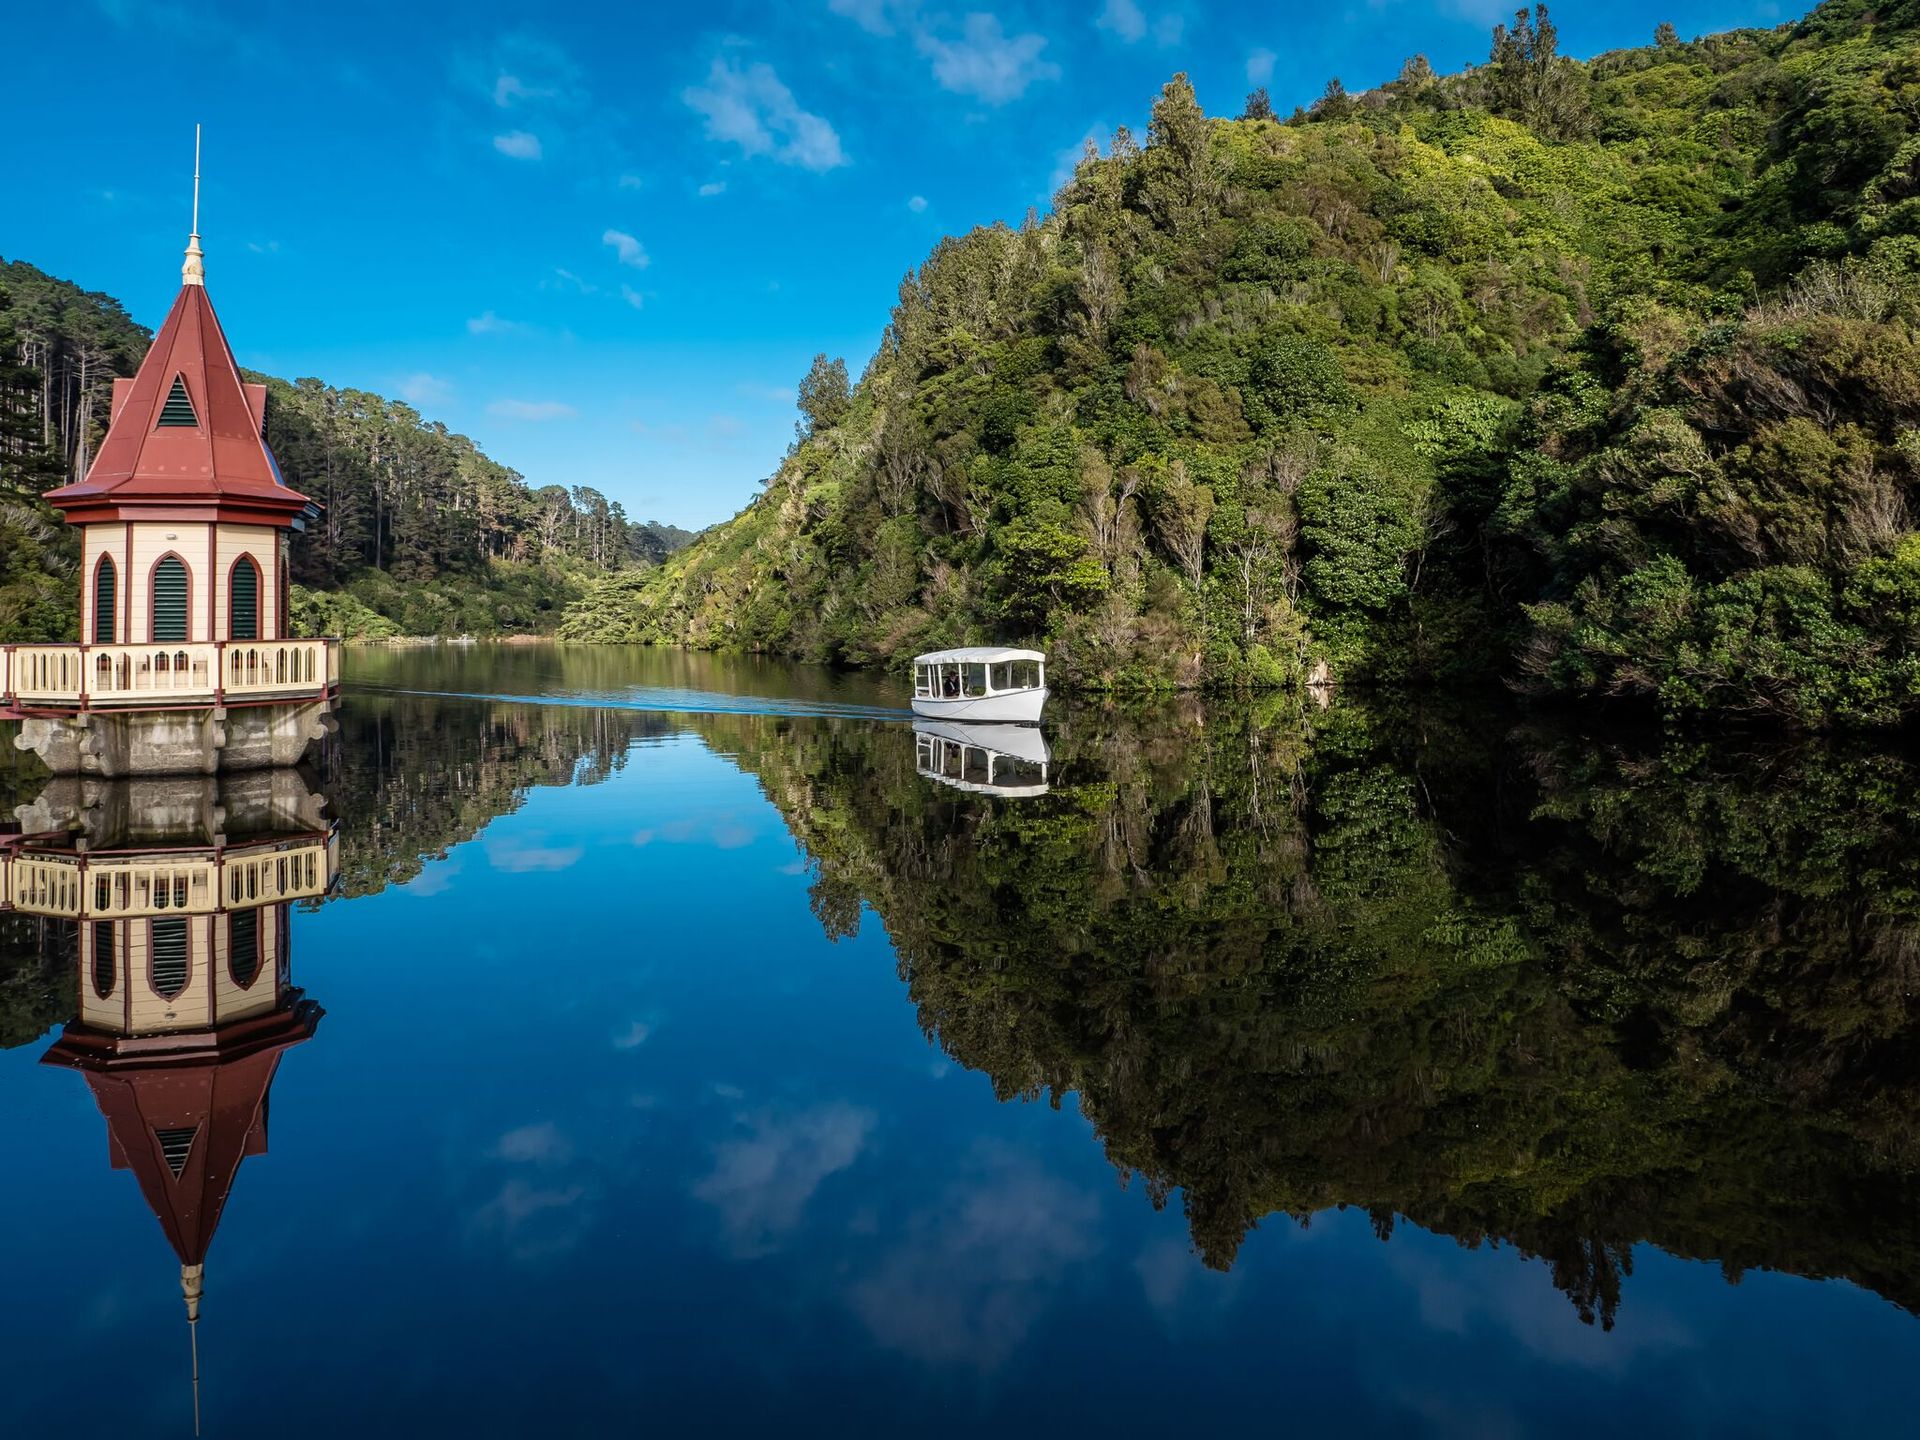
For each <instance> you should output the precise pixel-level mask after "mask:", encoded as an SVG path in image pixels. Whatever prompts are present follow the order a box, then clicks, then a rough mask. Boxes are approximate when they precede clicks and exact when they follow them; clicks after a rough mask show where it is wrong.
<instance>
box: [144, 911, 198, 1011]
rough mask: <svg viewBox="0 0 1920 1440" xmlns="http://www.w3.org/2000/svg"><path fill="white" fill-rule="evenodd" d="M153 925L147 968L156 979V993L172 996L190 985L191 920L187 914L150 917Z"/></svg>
mask: <svg viewBox="0 0 1920 1440" xmlns="http://www.w3.org/2000/svg"><path fill="white" fill-rule="evenodd" d="M147 924H148V925H150V926H151V927H152V930H151V932H150V934H149V937H148V940H147V945H148V947H149V948H148V955H147V969H148V973H149V974H150V975H151V977H152V980H153V993H154V994H156V995H158V996H159V997H160V998H161V999H163V1000H171V999H173V998H174V997H175V996H176V995H178V994H179V993H180V992H181V991H182V990H184V989H186V988H187V975H188V973H189V969H190V966H189V963H188V959H187V922H186V919H185V917H184V916H169V917H168V918H167V919H165V920H149V921H148V922H147Z"/></svg>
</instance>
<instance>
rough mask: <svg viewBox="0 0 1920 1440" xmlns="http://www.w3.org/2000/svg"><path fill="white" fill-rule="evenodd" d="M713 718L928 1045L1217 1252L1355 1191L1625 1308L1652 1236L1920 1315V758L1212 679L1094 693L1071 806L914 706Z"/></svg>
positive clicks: (1729, 1268)
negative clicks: (1056, 1130)
mask: <svg viewBox="0 0 1920 1440" xmlns="http://www.w3.org/2000/svg"><path fill="white" fill-rule="evenodd" d="M701 728H702V730H703V731H707V732H718V733H717V734H715V738H716V739H720V740H722V741H723V743H724V745H725V748H727V749H729V750H731V751H732V752H734V753H735V754H737V755H738V756H739V757H740V762H741V763H742V764H743V765H744V766H747V767H748V768H750V769H753V770H755V771H756V772H757V773H758V774H759V776H760V778H761V780H762V782H763V785H764V787H765V789H766V792H767V794H768V795H769V797H770V798H771V799H772V800H773V801H774V802H775V804H777V805H778V806H779V807H780V809H781V810H782V811H783V813H784V814H785V815H786V817H787V819H788V821H789V823H790V824H791V825H792V826H793V828H794V830H795V832H796V834H797V835H798V836H799V837H800V839H801V840H802V842H803V843H804V844H805V845H806V847H807V848H808V850H809V852H810V854H811V855H812V857H813V860H814V862H815V864H816V866H817V867H818V875H817V879H816V883H815V887H814V898H815V909H816V913H818V914H819V915H820V917H821V919H822V922H823V924H825V925H826V926H827V928H828V930H829V933H846V932H847V931H849V930H851V929H852V928H853V927H854V926H856V925H857V923H858V917H859V913H860V902H861V901H865V902H866V903H867V904H869V905H871V906H872V907H873V909H874V910H875V911H876V912H877V913H878V914H879V916H880V917H881V918H882V919H883V920H884V921H885V923H886V925H887V928H888V930H889V932H890V934H891V936H892V938H893V941H894V944H895V946H896V949H897V952H898V955H899V964H900V973H901V976H902V978H903V979H904V980H905V982H906V984H907V987H908V992H909V994H910V995H911V997H912V1000H913V1002H914V1004H915V1005H916V1007H917V1008H918V1012H919V1017H920V1023H921V1025H922V1027H923V1028H924V1029H925V1031H926V1033H927V1034H928V1035H929V1037H931V1038H932V1039H934V1040H935V1041H937V1042H938V1043H939V1045H940V1046H941V1047H942V1049H944V1050H945V1051H946V1053H947V1054H949V1055H950V1056H951V1057H952V1058H954V1059H955V1060H956V1061H958V1062H960V1063H961V1064H963V1065H965V1066H967V1067H968V1068H971V1069H974V1070H978V1071H980V1072H982V1073H984V1074H985V1075H986V1076H988V1077H989V1078H990V1079H991V1081H992V1083H993V1087H994V1091H995V1093H996V1095H998V1096H999V1097H1000V1098H1002V1099H1013V1098H1015V1097H1019V1098H1023V1099H1032V1098H1037V1097H1040V1096H1047V1097H1049V1098H1050V1099H1051V1100H1052V1101H1053V1102H1054V1103H1056V1104H1057V1103H1058V1102H1059V1099H1060V1097H1061V1096H1062V1095H1065V1094H1067V1093H1073V1094H1075V1095H1077V1096H1078V1098H1079V1104H1080V1107H1081V1109H1082V1110H1083V1111H1084V1113H1085V1114H1086V1115H1087V1116H1088V1117H1089V1118H1090V1119H1091V1121H1092V1122H1093V1124H1094V1126H1095V1128H1096V1130H1097V1131H1098V1133H1099V1135H1100V1137H1101V1139H1102V1141H1103V1142H1104V1144H1105V1147H1106V1151H1107V1155H1108V1157H1109V1159H1110V1160H1111V1161H1112V1163H1113V1164H1114V1165H1115V1166H1116V1167H1117V1168H1118V1169H1119V1170H1120V1171H1121V1173H1122V1175H1123V1176H1124V1177H1126V1178H1128V1179H1129V1180H1137V1181H1138V1182H1139V1183H1140V1184H1141V1185H1142V1187H1143V1188H1144V1189H1145V1191H1146V1193H1147V1195H1148V1196H1149V1197H1150V1199H1151V1200H1152V1202H1153V1203H1154V1204H1155V1205H1163V1204H1165V1203H1167V1201H1168V1200H1169V1199H1170V1198H1171V1197H1172V1196H1173V1194H1174V1192H1175V1191H1178V1192H1180V1195H1181V1200H1182V1203H1183V1205H1184V1207H1185V1210H1186V1215H1187V1218H1188V1222H1189V1225H1190V1229H1191V1234H1192V1238H1193V1243H1194V1245H1195V1246H1196V1248H1197V1249H1198V1251H1199V1253H1200V1255H1201V1256H1202V1257H1203V1258H1204V1260H1205V1261H1206V1263H1207V1264H1209V1265H1211V1266H1213V1267H1215V1268H1218V1269H1225V1268H1227V1267H1229V1266H1231V1265H1232V1263H1233V1261H1234V1258H1235V1255H1236V1253H1237V1251H1238V1249H1239V1247H1240V1244H1241V1242H1242V1240H1243V1239H1244V1237H1245V1235H1246V1234H1247V1232H1248V1231H1249V1230H1250V1229H1252V1228H1253V1227H1254V1226H1255V1225H1256V1224H1257V1223H1259V1221H1260V1220H1261V1219H1263V1218H1265V1217H1267V1216H1270V1215H1276V1214H1282V1215H1287V1216H1290V1217H1292V1218H1294V1219H1295V1220H1297V1221H1298V1222H1299V1223H1301V1224H1303V1225H1304V1224H1307V1223H1308V1222H1309V1221H1310V1219H1311V1217H1312V1216H1313V1215H1314V1214H1315V1213H1316V1212H1319V1211H1322V1210H1324V1209H1326V1208H1328V1207H1332V1206H1341V1207H1345V1206H1357V1207H1361V1208H1364V1209H1365V1210H1367V1211H1368V1212H1369V1214H1370V1215H1371V1216H1372V1217H1373V1220H1374V1225H1375V1229H1376V1231H1377V1232H1378V1233H1379V1234H1380V1235H1381V1236H1382V1237H1383V1238H1384V1237H1385V1236H1387V1235H1388V1234H1389V1233H1390V1232H1391V1230H1392V1227H1393V1224H1394V1219H1395V1216H1396V1215H1397V1216H1404V1217H1406V1218H1407V1219H1409V1220H1411V1221H1413V1222H1414V1223H1416V1224H1418V1225H1421V1226H1424V1227H1426V1228H1428V1229H1431V1230H1434V1231H1438V1232H1441V1233H1444V1234H1448V1235H1452V1236H1454V1237H1456V1238H1457V1239H1458V1240H1459V1241H1460V1242H1461V1243H1463V1244H1466V1245H1479V1244H1483V1243H1501V1242H1505V1243H1510V1244H1514V1245H1517V1246H1519V1247H1520V1248H1521V1249H1523V1250H1524V1251H1525V1252H1527V1253H1529V1254H1534V1255H1539V1256H1542V1257H1544V1258H1545V1259H1546V1260H1547V1262H1548V1263H1549V1264H1550V1265H1551V1267H1552V1270H1553V1274H1554V1279H1555V1283H1556V1284H1558V1285H1559V1286H1560V1287H1561V1288H1562V1289H1563V1290H1564V1291H1565V1292H1566V1293H1567V1294H1568V1296H1569V1297H1570V1298H1571V1299H1572V1301H1573V1303H1574V1304H1575V1306H1576V1307H1577V1308H1578V1310H1579V1313H1580V1315H1581V1316H1582V1318H1583V1319H1586V1320H1589V1321H1598V1322H1599V1323H1601V1324H1603V1325H1609V1326H1610V1325H1611V1323H1612V1321H1613V1317H1614V1313H1615V1311H1616V1309H1617V1307H1618V1305H1619V1303H1620V1295H1621V1280H1622V1278H1623V1277H1624V1276H1625V1275H1627V1274H1628V1273H1629V1271H1630V1267H1631V1255H1632V1247H1633V1245H1634V1244H1635V1243H1637V1242H1640V1241H1651V1242H1653V1243H1655V1244H1657V1245H1659V1246H1661V1247H1662V1248H1664V1249H1667V1250H1669V1251H1672V1252H1674V1253H1676V1254H1680V1255H1685V1256H1692V1257H1700V1258H1710V1259H1715V1260H1718V1261H1719V1262H1720V1263H1721V1264H1722V1266H1723V1267H1724V1269H1725V1271H1726V1273H1727V1275H1728V1277H1729V1278H1730V1279H1735V1280H1737V1279H1738V1277H1739V1275H1740V1273H1741V1272H1742V1271H1744V1270H1746V1269H1749V1268H1753V1267H1768V1268H1777V1269H1783V1270H1788V1271H1792V1272H1795V1273H1799V1274H1803V1275H1816V1276H1827V1275H1840V1276H1846V1277H1849V1278H1851V1279H1853V1280H1856V1281H1858V1282H1860V1283H1862V1284H1865V1285H1868V1286H1871V1287H1872V1288H1873V1289H1875V1290H1877V1291H1879V1292H1880V1293H1881V1294H1883V1295H1885V1296H1886V1297H1888V1298H1889V1299H1892V1300H1894V1301H1895V1302H1897V1303H1899V1304H1901V1305H1902V1306H1905V1307H1907V1308H1909V1309H1911V1308H1914V1307H1915V1305H1916V1304H1920V1284H1917V1283H1916V1280H1917V1278H1920V1255H1917V1254H1916V1238H1917V1237H1920V1226H1917V1225H1916V1220H1915V1217H1916V1215H1920V1210H1917V1209H1916V1206H1915V1201H1916V1199H1920V1185H1916V1161H1917V1160H1920V1133H1917V1132H1916V1127H1915V1116H1916V1113H1920V1112H1917V1111H1916V1107H1915V1104H1914V1101H1915V1099H1916V1095H1915V1083H1914V1082H1915V1073H1914V1072H1915V1066H1914V1060H1915V1050H1914V1040H1915V1035H1916V1027H1915V1019H1916V1017H1915V1010H1914V1000H1913V998H1912V997H1913V995H1914V993H1915V984H1914V981H1915V969H1916V964H1917V963H1920V962H1917V960H1916V957H1917V956H1920V944H1916V939H1917V938H1920V931H1917V930H1916V927H1915V915H1916V911H1917V910H1920V883H1916V882H1917V881H1920V813H1917V811H1916V807H1915V806H1914V805H1913V803H1912V802H1911V801H1910V800H1909V798H1908V797H1910V796H1912V795H1913V794H1914V793H1916V786H1915V783H1914V782H1915V780H1916V778H1920V777H1916V776H1915V775H1914V774H1913V770H1912V766H1911V765H1910V764H1909V763H1908V762H1907V761H1906V760H1905V759H1904V757H1899V756H1892V755H1888V754H1886V753H1884V752H1872V751H1865V750H1853V749H1849V748H1847V747H1845V746H1835V745H1826V744H1812V743H1808V744H1800V745H1774V746H1765V745H1760V744H1752V745H1746V746H1722V747H1714V746H1708V745H1704V744H1695V743H1685V742H1678V741H1664V742H1663V741H1661V740H1659V739H1658V737H1655V738H1654V739H1653V740H1651V741H1650V742H1647V743H1631V742H1627V741H1623V740H1621V739H1619V738H1618V737H1616V738H1615V739H1613V740H1611V741H1604V740H1599V739H1596V738H1594V737H1591V736H1584V735H1579V734H1574V733H1569V732H1564V731H1557V730H1554V729H1551V728H1545V727H1539V728H1532V729H1519V730H1515V729H1511V728H1510V722H1509V721H1508V720H1507V719H1504V718H1502V717H1499V716H1488V715H1486V714H1473V713H1467V714H1458V715H1439V714H1433V713H1404V712H1396V711H1392V710H1387V709H1372V708H1367V707H1363V706H1358V705H1351V704H1349V705H1343V706H1340V707H1337V708H1335V709H1334V710H1332V711H1329V712H1326V713H1323V714H1315V715H1312V716H1300V715H1293V714H1287V713H1284V712H1282V711H1280V710H1278V709H1272V708H1270V709H1266V710H1258V709H1256V710H1254V711H1251V712H1249V711H1247V710H1244V709H1235V708H1232V707H1212V708H1203V707H1200V706H1197V705H1185V706H1174V707H1171V708H1168V709H1164V710H1161V711H1158V712H1156V713H1153V714H1151V715H1139V714H1133V715H1122V714H1120V713H1117V712H1100V711H1092V712H1087V711H1083V712H1081V713H1078V714H1073V715H1070V716H1068V717H1067V718H1066V720H1065V723H1063V724H1061V725H1059V726H1056V727H1054V733H1053V736H1052V739H1053V742H1054V747H1055V758H1056V766H1055V789H1054V791H1053V793H1051V794H1049V795H1046V796H1043V797H1037V798H1035V799H1032V800H1029V801H1021V802H996V801H992V800H987V799H983V798H981V797H976V796H966V795H957V794H955V793H954V792H952V791H951V790H947V789H945V788H944V787H938V786H933V785H930V784H928V783H926V782H925V781H923V780H918V779H916V777H915V776H914V775H913V773H912V765H913V761H912V752H911V748H910V746H908V745H907V744H905V743H904V742H903V741H902V739H901V738H900V737H899V736H897V735H895V734H891V733H888V732H886V731H874V730H867V729H854V728H841V729H832V730H802V729H785V730H781V731H779V732H778V733H774V732H773V731H770V730H766V729H764V728H763V727H750V726H740V725H734V724H728V725H721V724H719V723H717V722H714V723H710V722H706V721H702V722H701ZM756 728H759V729H761V733H760V734H759V736H758V737H757V739H756V738H750V736H749V734H748V733H745V732H747V731H750V730H753V729H756Z"/></svg>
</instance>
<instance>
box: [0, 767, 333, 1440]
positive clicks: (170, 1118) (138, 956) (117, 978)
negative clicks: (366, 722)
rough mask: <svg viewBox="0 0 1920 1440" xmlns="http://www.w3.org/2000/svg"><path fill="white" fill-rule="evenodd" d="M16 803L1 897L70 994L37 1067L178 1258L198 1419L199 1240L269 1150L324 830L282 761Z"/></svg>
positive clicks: (54, 790) (66, 784)
mask: <svg viewBox="0 0 1920 1440" xmlns="http://www.w3.org/2000/svg"><path fill="white" fill-rule="evenodd" d="M16 814H17V816H18V820H19V826H20V828H19V833H17V834H13V835H6V836H0V868H3V869H4V875H3V876H0V882H3V883H0V903H3V904H4V905H5V907H6V908H9V909H12V910H13V911H15V912H16V913H17V914H18V915H19V916H21V917H23V918H28V917H31V918H28V923H33V924H37V926H38V927H39V930H40V934H39V936H38V937H37V939H38V943H39V944H40V946H41V947H42V948H43V950H52V951H56V952H57V953H60V954H61V955H62V956H63V958H64V959H66V960H67V961H68V969H67V973H68V974H69V975H70V976H71V977H72V978H71V982H70V983H71V984H72V986H73V989H72V990H70V991H69V994H70V995H74V996H75V999H74V1019H73V1020H71V1021H70V1022H69V1023H68V1024H67V1025H66V1027H65V1028H64V1030H63V1031H62V1033H61V1035H60V1038H59V1040H58V1041H56V1042H55V1044H54V1045H53V1047H52V1048H51V1049H49V1050H48V1051H47V1053H46V1055H45V1056H44V1057H43V1058H42V1063H44V1064H48V1065H59V1066H65V1067H67V1068H69V1069H73V1070H77V1071H79V1072H80V1073H81V1074H82V1075H83V1076H84V1077H85V1079H86V1082H87V1084H88V1086H89V1087H90V1088H91V1089H92V1091H93V1097H94V1100H95V1101H96V1102H97V1103H98V1105H99V1107H100V1113H101V1115H102V1116H103V1117H104V1118H105V1120H106V1122H107V1154H108V1158H109V1160H110V1162H111V1164H112V1166H113V1168H114V1169H115V1170H128V1171H131V1172H132V1173H133V1177H134V1179H135V1180H136V1181H137V1182H138V1183H139V1186H140V1193H141V1196H142V1198H144V1199H145V1200H146V1202H147V1206H148V1208H149V1209H151V1210H152V1211H153V1213H154V1215H155V1217H156V1218H158V1220H159V1221H160V1227H161V1229H162V1230H163V1231H164V1232H165V1234H166V1237H167V1240H168V1243H169V1244H171V1245H172V1246H173V1250H174V1253H175V1255H177V1256H178V1257H179V1261H180V1289H181V1293H182V1295H183V1297H184V1299H185V1302H186V1312H187V1322H188V1328H189V1333H190V1335H191V1337H192V1344H191V1346H190V1348H189V1350H188V1351H187V1353H186V1354H183V1356H182V1359H183V1360H190V1362H191V1365H192V1371H191V1380H192V1386H193V1397H194V1412H195V1428H196V1430H197V1429H198V1421H199V1338H198V1322H199V1318H200V1301H201V1293H202V1286H203V1283H204V1277H205V1267H206V1261H207V1251H208V1248H209V1247H210V1246H211V1244H212V1243H213V1235H214V1231H215V1229H216V1228H217V1227H218V1226H219V1224H220V1216H221V1213H222V1211H223V1210H224V1209H225V1207H226V1203H227V1199H228V1196H229V1195H231V1193H232V1191H233V1184H234V1180H235V1179H236V1177H237V1176H238V1174H239V1170H240V1164H241V1162H242V1161H243V1160H245V1159H247V1157H249V1156H252V1155H261V1154H264V1153H265V1152H266V1148H267V1095H268V1091H269V1089H270V1087H271V1086H272V1084H273V1078H274V1073H275V1071H276V1070H277V1069H278V1068H279V1065H280V1057H281V1055H282V1054H283V1053H285V1052H286V1051H287V1050H289V1049H290V1048H292V1047H293V1046H295V1045H298V1044H300V1043H301V1042H302V1041H303V1040H306V1039H307V1038H308V1037H310V1036H311V1035H312V1034H313V1033H314V1027H315V1026H316V1025H317V1024H318V1022H319V1020H320V1016H321V1010H320V1007H319V1006H318V1005H317V1004H316V1003H314V1002H313V1001H312V1000H309V999H307V998H306V996H305V995H304V994H303V992H302V991H301V990H299V989H298V988H297V987H296V986H295V985H294V984H293V982H292V971H291V967H290V964H289V946H288V912H289V910H290V909H291V908H292V904H293V902H294V901H297V900H302V899H311V898H314V897H317V896H320V895H323V894H325V893H326V891H327V890H328V889H329V888H330V887H331V886H332V884H333V881H334V877H335V875H336V874H337V872H338V849H337V846H338V839H337V836H336V834H335V829H334V826H333V825H332V824H331V823H330V822H329V821H327V820H326V819H325V817H324V801H323V800H322V799H321V797H320V796H318V795H317V794H315V793H314V792H313V790H312V789H311V787H310V786H309V784H308V783H307V780H306V778H305V776H304V774H303V773H302V772H299V771H294V770H269V771H255V772H250V773H246V774H238V775H229V776H220V777H211V776H208V777H200V776H189V777H167V778H158V779H149V780H118V781H98V780H87V779H84V778H70V779H61V780H56V781H54V782H53V783H52V784H51V785H49V787H48V788H47V790H46V791H45V792H44V793H43V794H42V795H41V796H40V797H39V799H38V800H36V801H34V802H33V803H32V804H30V805H25V806H22V807H20V809H19V810H18V811H17V812H16ZM16 923H18V922H16ZM76 992H77V993H76Z"/></svg>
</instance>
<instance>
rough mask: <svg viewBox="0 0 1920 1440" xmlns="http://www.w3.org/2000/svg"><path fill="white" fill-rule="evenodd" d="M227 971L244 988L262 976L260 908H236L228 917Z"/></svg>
mask: <svg viewBox="0 0 1920 1440" xmlns="http://www.w3.org/2000/svg"><path fill="white" fill-rule="evenodd" d="M227 973H228V974H229V975H231V976H232V977H233V983H234V984H236V985H238V986H239V987H240V988H241V989H242V990H246V989H248V988H250V987H251V986H252V985H253V982H254V981H255V980H257V979H259V977H260V912H259V911H258V910H236V911H234V913H233V914H232V915H231V916H229V917H228V919H227Z"/></svg>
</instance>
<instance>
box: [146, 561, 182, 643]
mask: <svg viewBox="0 0 1920 1440" xmlns="http://www.w3.org/2000/svg"><path fill="white" fill-rule="evenodd" d="M152 638H154V639H155V640H176V641H177V640H185V639H186V638H187V567H186V566H185V565H184V564H182V563H181V561H180V559H179V557H178V556H174V555H169V556H167V557H166V559H164V560H162V561H161V562H160V563H159V564H158V565H156V566H154V567H153V637H152Z"/></svg>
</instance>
